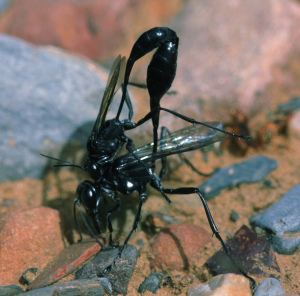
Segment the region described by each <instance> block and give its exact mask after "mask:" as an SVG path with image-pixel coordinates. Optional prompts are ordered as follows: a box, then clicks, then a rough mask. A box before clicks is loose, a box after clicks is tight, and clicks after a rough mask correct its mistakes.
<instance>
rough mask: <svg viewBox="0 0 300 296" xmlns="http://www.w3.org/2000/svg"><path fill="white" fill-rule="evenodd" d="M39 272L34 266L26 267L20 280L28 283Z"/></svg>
mask: <svg viewBox="0 0 300 296" xmlns="http://www.w3.org/2000/svg"><path fill="white" fill-rule="evenodd" d="M39 273H40V270H39V269H38V268H35V267H31V268H28V269H27V270H26V271H25V272H24V273H23V274H22V281H24V282H25V284H26V285H30V284H31V283H32V282H33V281H34V280H35V279H36V277H37V276H38V274H39Z"/></svg>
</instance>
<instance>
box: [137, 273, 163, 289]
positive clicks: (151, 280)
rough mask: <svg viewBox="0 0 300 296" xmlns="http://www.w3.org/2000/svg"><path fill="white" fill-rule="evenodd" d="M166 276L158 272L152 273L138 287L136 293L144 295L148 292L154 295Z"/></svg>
mask: <svg viewBox="0 0 300 296" xmlns="http://www.w3.org/2000/svg"><path fill="white" fill-rule="evenodd" d="M164 278H166V276H165V275H164V274H162V273H159V272H152V273H151V274H150V275H149V276H148V277H147V278H146V279H145V280H144V281H143V282H142V283H141V285H140V287H139V289H138V292H139V293H144V292H145V291H146V290H149V291H150V292H152V293H156V292H157V291H158V290H159V289H160V288H161V285H162V281H163V279H164Z"/></svg>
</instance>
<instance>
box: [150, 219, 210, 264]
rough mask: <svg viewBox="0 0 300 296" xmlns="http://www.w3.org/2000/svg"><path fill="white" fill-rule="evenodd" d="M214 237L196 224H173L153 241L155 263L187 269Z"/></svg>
mask: <svg viewBox="0 0 300 296" xmlns="http://www.w3.org/2000/svg"><path fill="white" fill-rule="evenodd" d="M211 239H212V235H211V233H209V232H208V231H206V230H205V229H203V228H202V227H200V226H198V225H194V224H171V225H170V226H169V227H167V228H164V229H163V230H162V231H161V232H160V233H159V234H158V235H157V236H156V238H155V240H154V243H153V254H154V259H153V264H154V265H156V266H158V267H162V266H166V267H167V268H169V269H171V270H187V269H189V268H190V267H191V265H192V264H193V261H194V260H195V259H196V258H197V257H199V256H200V255H201V252H202V250H203V248H204V247H205V245H206V244H207V243H209V242H210V241H211Z"/></svg>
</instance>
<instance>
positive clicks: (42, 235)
mask: <svg viewBox="0 0 300 296" xmlns="http://www.w3.org/2000/svg"><path fill="white" fill-rule="evenodd" d="M0 225H1V230H0V262H1V264H0V285H13V284H19V280H20V277H21V276H22V274H23V273H24V272H25V271H26V270H27V269H28V268H33V267H34V268H38V269H40V270H42V269H43V268H44V267H45V266H46V265H47V263H48V262H49V261H51V260H52V259H53V258H54V257H55V256H57V254H59V252H60V251H61V250H62V249H63V248H64V244H63V241H62V237H63V235H62V231H61V220H60V215H59V212H58V211H57V210H54V209H50V208H46V207H20V208H19V209H14V210H12V211H10V212H7V213H6V214H4V215H3V216H2V217H1V219H0Z"/></svg>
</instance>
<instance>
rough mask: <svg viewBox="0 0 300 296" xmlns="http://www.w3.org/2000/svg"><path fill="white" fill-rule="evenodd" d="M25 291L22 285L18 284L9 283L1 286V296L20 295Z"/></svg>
mask: <svg viewBox="0 0 300 296" xmlns="http://www.w3.org/2000/svg"><path fill="white" fill-rule="evenodd" d="M23 292H24V290H23V289H22V287H20V286H18V285H9V286H2V287H0V295H1V296H16V295H20V294H22V293H23Z"/></svg>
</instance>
